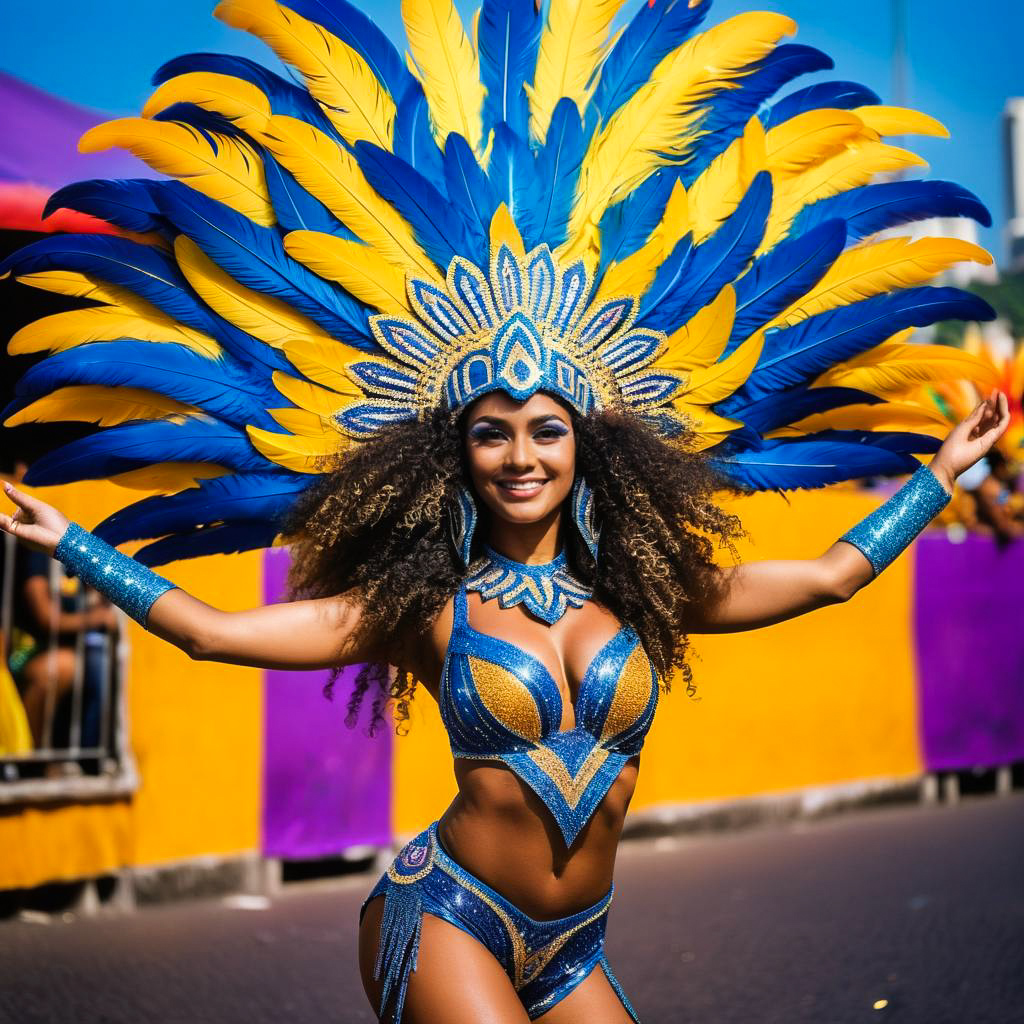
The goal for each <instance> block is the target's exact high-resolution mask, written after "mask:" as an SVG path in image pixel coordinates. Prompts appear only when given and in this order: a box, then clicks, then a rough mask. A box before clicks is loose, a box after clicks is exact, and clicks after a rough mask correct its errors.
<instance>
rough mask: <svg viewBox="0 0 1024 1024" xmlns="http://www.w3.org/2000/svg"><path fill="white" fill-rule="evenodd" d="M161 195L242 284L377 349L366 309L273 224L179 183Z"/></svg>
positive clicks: (181, 225)
mask: <svg viewBox="0 0 1024 1024" xmlns="http://www.w3.org/2000/svg"><path fill="white" fill-rule="evenodd" d="M156 198H157V203H158V204H159V206H160V209H161V210H162V211H163V213H164V216H166V217H167V218H168V220H170V221H171V222H172V223H173V224H174V226H175V227H176V228H178V230H179V231H181V232H182V233H183V234H185V235H187V236H188V237H189V238H191V239H192V241H194V242H195V243H196V245H198V246H199V248H200V249H202V250H203V252H205V253H206V255H207V256H209V257H210V259H211V260H213V262H214V263H216V264H217V265H218V266H219V267H221V268H222V269H223V270H225V271H227V272H228V273H229V274H230V275H231V276H232V277H234V278H235V279H236V280H237V281H239V282H240V283H241V284H243V285H245V286H246V287H247V288H252V289H253V290H255V291H258V292H262V293H264V294H267V295H272V296H273V297H274V298H277V299H280V300H282V301H283V302H286V303H288V304H289V305H291V306H293V307H294V308H295V309H297V310H299V312H301V313H304V314H305V315H306V316H308V317H309V318H310V319H311V320H314V321H315V322H316V323H318V324H320V326H321V327H323V328H324V330H326V331H328V332H330V333H331V334H332V335H333V336H334V337H336V338H339V339H340V340H342V341H346V342H348V343H349V344H352V345H356V346H358V347H360V348H363V349H366V350H367V351H374V350H375V349H376V344H375V343H374V342H373V340H372V338H371V335H370V331H369V328H368V326H367V310H366V307H365V306H363V305H362V304H361V303H359V302H357V301H356V300H355V299H354V298H352V297H351V296H350V295H348V294H347V293H346V292H344V291H342V290H341V289H340V288H338V287H336V286H334V285H332V284H330V283H328V282H327V281H324V280H322V279H321V278H319V277H317V275H316V274H314V273H313V272H312V271H310V270H307V269H306V268H305V267H304V266H303V265H302V264H301V263H299V262H298V261H297V260H293V259H292V258H291V256H289V255H288V254H287V253H286V252H285V250H284V246H283V245H282V243H281V238H280V235H279V234H278V233H277V231H275V230H274V229H273V228H265V227H261V226H260V225H258V224H254V223H253V222H252V221H251V220H249V218H248V217H246V216H245V215H244V214H241V213H238V212H237V211H236V210H232V209H231V208H230V207H228V206H225V205H224V204H223V203H218V202H217V201H216V200H214V199H209V198H208V197H206V196H204V195H202V194H201V193H199V192H196V191H194V190H193V189H190V188H189V187H188V186H187V185H183V184H181V183H180V182H171V183H170V184H169V185H168V187H167V188H166V189H164V190H163V191H161V193H160V194H159V195H158V196H157V197H156Z"/></svg>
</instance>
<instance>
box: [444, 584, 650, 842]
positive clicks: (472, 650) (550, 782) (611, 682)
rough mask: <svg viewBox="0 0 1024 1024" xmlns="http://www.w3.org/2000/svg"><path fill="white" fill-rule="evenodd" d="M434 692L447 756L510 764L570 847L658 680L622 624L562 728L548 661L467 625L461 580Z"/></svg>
mask: <svg viewBox="0 0 1024 1024" xmlns="http://www.w3.org/2000/svg"><path fill="white" fill-rule="evenodd" d="M439 697H440V699H439V704H440V708H441V719H442V721H443V722H444V725H445V728H446V729H447V730H448V738H449V740H450V742H451V748H452V754H453V755H454V756H455V757H468V758H476V759H485V760H495V761H502V762H504V763H505V764H506V765H508V767H509V768H511V769H512V771H514V772H515V773H516V775H518V776H519V778H520V779H522V780H523V782H525V783H526V784H527V785H528V786H529V787H530V788H531V789H532V790H533V791H534V792H535V793H536V794H537V795H538V796H539V797H540V798H541V799H542V800H543V801H544V803H545V804H546V805H547V807H548V809H549V810H550V811H551V814H552V815H553V817H554V819H555V821H557V822H558V825H559V828H560V829H561V831H562V835H563V836H564V838H565V844H566V846H567V847H568V846H571V845H572V844H573V842H574V841H575V839H576V837H577V836H578V835H579V833H580V831H581V830H582V829H583V826H584V825H586V823H587V822H588V821H589V820H590V816H591V815H592V814H593V813H594V811H595V809H596V808H597V806H598V804H600V802H601V800H602V799H603V798H604V795H605V794H606V793H607V792H608V789H609V788H610V786H611V785H612V783H613V782H614V781H615V780H616V778H618V775H619V772H620V771H621V770H622V766H623V765H624V764H625V763H626V762H627V761H628V760H629V759H630V758H631V757H633V756H635V755H636V754H638V753H639V752H640V748H641V747H642V746H643V742H644V737H645V736H646V735H647V730H648V729H649V728H650V726H651V721H652V720H653V718H654V710H655V707H656V706H657V703H658V681H657V677H656V676H655V673H654V670H653V668H652V667H651V663H650V661H649V660H648V658H647V655H646V653H645V652H644V649H643V647H642V646H641V644H640V638H639V637H638V636H637V634H636V633H635V632H634V631H633V630H632V629H630V628H629V627H628V626H623V627H622V628H621V629H620V630H619V631H618V633H616V634H615V636H613V637H612V638H611V639H610V640H609V641H608V642H607V643H606V644H605V645H604V647H602V648H601V650H600V651H598V653H597V655H596V656H595V657H594V660H593V661H592V662H591V663H590V665H589V667H588V668H587V671H586V673H585V674H584V676H583V681H582V682H581V683H580V689H579V694H578V695H577V698H576V706H575V712H576V725H575V727H574V728H572V729H568V730H561V729H560V726H561V722H562V695H561V693H560V691H559V689H558V685H557V683H556V682H555V680H554V679H553V678H552V676H551V673H550V672H549V671H548V669H547V667H546V666H545V665H544V664H543V663H542V662H541V661H539V660H538V659H537V658H536V657H534V656H533V655H531V654H527V653H526V652H525V651H523V650H521V649H520V648H519V647H517V646H516V645H515V644H512V643H509V642H508V641H506V640H501V639H499V638H498V637H494V636H488V635H487V634H486V633H481V632H480V631H479V630H476V629H474V628H473V627H472V626H470V624H469V615H468V607H467V600H466V587H465V585H464V586H462V587H460V588H459V590H458V592H457V593H456V595H455V617H454V623H453V625H452V635H451V640H450V641H449V643H448V652H447V654H446V655H445V661H444V671H443V674H442V677H441V689H440V694H439Z"/></svg>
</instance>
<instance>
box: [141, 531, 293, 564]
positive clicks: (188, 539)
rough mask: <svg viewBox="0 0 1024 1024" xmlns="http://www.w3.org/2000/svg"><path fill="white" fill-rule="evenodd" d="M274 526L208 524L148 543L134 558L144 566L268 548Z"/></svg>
mask: <svg viewBox="0 0 1024 1024" xmlns="http://www.w3.org/2000/svg"><path fill="white" fill-rule="evenodd" d="M276 536H277V528H276V527H275V526H273V525H270V524H267V523H261V522H245V521H241V522H237V523H229V524H226V525H224V526H210V527H205V528H203V529H201V530H194V531H193V532H191V533H186V534H181V535H180V536H177V537H164V538H163V540H158V541H154V542H153V543H152V544H147V545H146V546H145V547H143V548H140V549H139V550H138V551H136V552H135V555H134V558H135V560H136V561H137V562H141V563H142V564H143V565H149V566H158V565H167V564H168V562H176V561H178V560H179V559H182V558H198V557H199V556H200V555H231V554H236V553H237V552H240V551H254V550H258V549H260V548H268V547H270V545H271V544H273V543H274V538H275V537H276Z"/></svg>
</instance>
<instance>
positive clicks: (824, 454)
mask: <svg viewBox="0 0 1024 1024" xmlns="http://www.w3.org/2000/svg"><path fill="white" fill-rule="evenodd" d="M711 464H712V466H714V468H715V469H717V470H718V471H719V472H720V473H723V474H724V475H725V476H727V477H729V478H730V479H731V480H732V481H733V482H734V483H735V484H737V485H738V486H740V487H744V488H750V489H752V490H756V491H783V490H786V491H788V490H793V489H794V488H800V487H824V486H826V485H827V484H834V483H839V482H840V481H841V480H853V479H856V478H857V477H864V476H895V475H897V474H901V473H910V472H913V470H915V469H916V468H917V466H918V461H917V459H915V458H913V457H912V456H910V455H900V454H898V453H895V452H889V451H886V450H885V449H884V448H879V447H876V446H875V445H867V444H853V443H849V442H841V441H811V440H804V439H802V438H801V439H800V440H788V439H787V440H775V441H765V442H764V445H763V447H761V448H759V449H755V450H751V451H743V452H735V453H733V454H731V455H727V456H716V455H715V454H714V449H712V456H711Z"/></svg>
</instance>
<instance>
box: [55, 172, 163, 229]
mask: <svg viewBox="0 0 1024 1024" xmlns="http://www.w3.org/2000/svg"><path fill="white" fill-rule="evenodd" d="M152 185H153V182H152V181H149V180H147V179H145V178H138V179H122V180H120V181H104V180H103V179H94V180H92V181H78V182H75V184H73V185H65V186H64V188H61V189H58V190H57V191H56V192H54V193H53V195H52V196H50V198H49V199H48V200H47V201H46V206H44V207H43V219H44V220H45V219H46V218H47V217H49V216H50V215H51V214H52V213H53V212H54V211H56V210H62V209H63V210H77V211H78V212H79V213H88V214H90V215H91V216H93V217H99V219H100V220H105V221H106V222H107V223H108V224H115V225H117V227H119V228H123V229H124V230H125V231H138V232H140V233H145V232H149V231H158V232H162V231H165V230H166V228H167V222H166V221H165V220H164V219H163V217H161V216H160V211H159V210H158V209H157V207H156V204H155V203H154V202H153V198H152V196H151V195H150V188H151V186H152Z"/></svg>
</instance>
